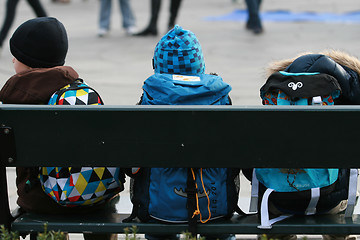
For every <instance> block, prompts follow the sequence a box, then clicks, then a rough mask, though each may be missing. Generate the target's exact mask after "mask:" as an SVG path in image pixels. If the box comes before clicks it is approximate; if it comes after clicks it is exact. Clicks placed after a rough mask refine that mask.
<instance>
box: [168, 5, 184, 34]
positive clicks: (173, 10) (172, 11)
mask: <svg viewBox="0 0 360 240" xmlns="http://www.w3.org/2000/svg"><path fill="white" fill-rule="evenodd" d="M180 4H181V0H171V3H170V18H169V25H168V27H169V30H170V29H172V28H173V27H174V25H175V21H176V17H177V15H178V13H179V8H180Z"/></svg>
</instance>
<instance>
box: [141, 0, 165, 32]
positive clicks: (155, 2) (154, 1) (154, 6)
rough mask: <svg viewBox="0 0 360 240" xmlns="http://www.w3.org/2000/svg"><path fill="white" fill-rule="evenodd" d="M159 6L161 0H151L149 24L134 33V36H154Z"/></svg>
mask: <svg viewBox="0 0 360 240" xmlns="http://www.w3.org/2000/svg"><path fill="white" fill-rule="evenodd" d="M160 6H161V0H151V17H150V22H149V25H148V26H147V27H146V28H145V29H144V30H143V31H141V32H139V33H137V34H135V36H147V35H152V36H156V35H157V34H158V30H157V20H158V18H159V11H160Z"/></svg>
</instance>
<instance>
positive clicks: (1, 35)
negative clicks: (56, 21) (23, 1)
mask: <svg viewBox="0 0 360 240" xmlns="http://www.w3.org/2000/svg"><path fill="white" fill-rule="evenodd" d="M27 2H28V4H29V5H30V6H31V8H32V9H33V10H34V12H35V14H36V16H37V17H46V16H47V14H46V12H45V9H44V7H43V6H42V5H41V3H40V0H27ZM18 3H19V0H7V1H6V11H5V18H4V22H3V25H2V27H1V31H0V50H1V49H2V45H3V42H4V40H5V38H6V36H7V35H8V33H9V30H10V28H11V26H12V24H13V22H14V19H15V13H16V8H17V6H18Z"/></svg>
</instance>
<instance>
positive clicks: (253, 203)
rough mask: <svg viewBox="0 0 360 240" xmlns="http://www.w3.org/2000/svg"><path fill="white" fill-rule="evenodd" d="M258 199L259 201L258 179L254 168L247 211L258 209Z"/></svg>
mask: <svg viewBox="0 0 360 240" xmlns="http://www.w3.org/2000/svg"><path fill="white" fill-rule="evenodd" d="M258 201H259V180H258V179H257V177H256V174H255V168H254V170H253V173H252V179H251V199H250V208H249V212H257V211H258Z"/></svg>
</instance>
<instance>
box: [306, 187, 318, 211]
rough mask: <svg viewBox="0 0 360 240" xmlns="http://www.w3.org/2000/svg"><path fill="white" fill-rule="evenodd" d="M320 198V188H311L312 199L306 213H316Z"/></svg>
mask: <svg viewBox="0 0 360 240" xmlns="http://www.w3.org/2000/svg"><path fill="white" fill-rule="evenodd" d="M319 199H320V188H312V189H311V199H310V202H309V205H308V207H307V208H306V210H305V215H314V214H315V213H316V206H317V204H318V202H319Z"/></svg>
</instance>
